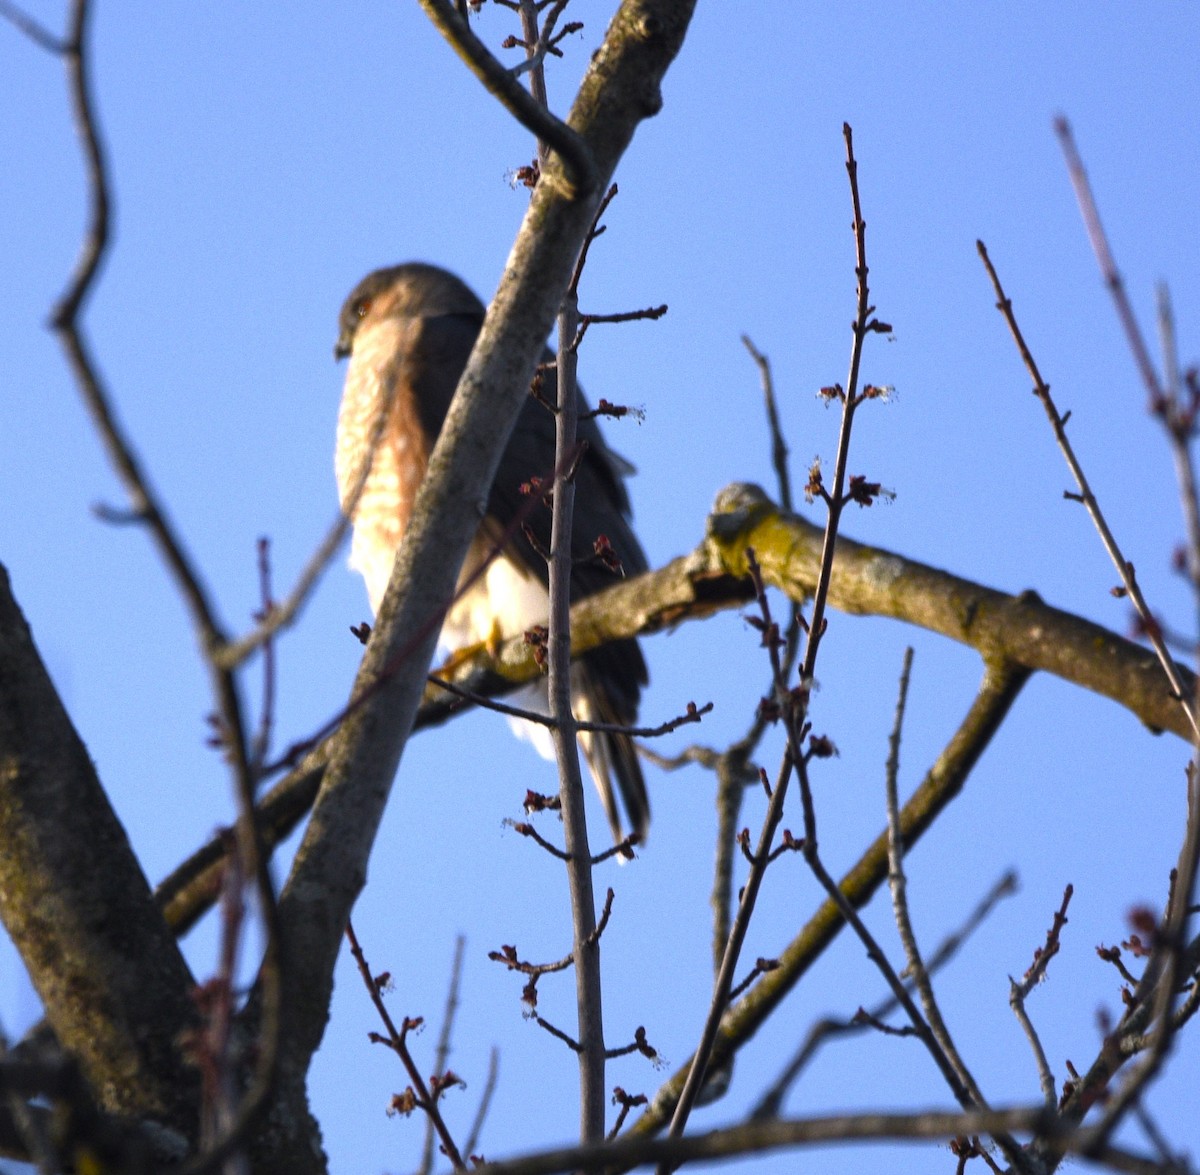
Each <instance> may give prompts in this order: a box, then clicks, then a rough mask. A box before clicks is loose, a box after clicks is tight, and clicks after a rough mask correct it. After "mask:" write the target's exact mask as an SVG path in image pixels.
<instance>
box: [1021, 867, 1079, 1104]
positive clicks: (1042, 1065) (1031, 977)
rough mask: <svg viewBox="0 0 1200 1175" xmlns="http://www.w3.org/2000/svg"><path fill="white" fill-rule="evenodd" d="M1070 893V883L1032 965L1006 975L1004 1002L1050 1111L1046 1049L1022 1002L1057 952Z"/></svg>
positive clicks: (1052, 1098)
mask: <svg viewBox="0 0 1200 1175" xmlns="http://www.w3.org/2000/svg"><path fill="white" fill-rule="evenodd" d="M1074 892H1075V890H1074V887H1073V886H1070V885H1068V886H1067V888H1066V889H1065V890H1064V891H1063V898H1062V904H1061V905H1060V906H1059V908H1058V910H1057V912H1056V913H1055V915H1054V921H1053V923H1051V926H1050V929H1049V930H1048V931H1047V932H1046V941H1045V943H1044V944H1043V945H1042V946H1041V947H1039V948H1038V950H1037V952H1036V953H1035V955H1034V959H1033V964H1032V966H1031V967H1030V968H1029V970H1028V971H1026V972H1025V974H1024V976H1023V977H1022V979H1021V982H1020V983H1018V982H1017V981H1016V980H1015V979H1013V977H1012V976H1011V975H1010V976H1009V977H1008V984H1009V993H1008V1004H1009V1007H1011V1008H1012V1010H1013V1013H1014V1014H1015V1015H1016V1017H1017V1021H1018V1023H1019V1024H1020V1025H1021V1030H1022V1031H1023V1032H1024V1033H1025V1038H1026V1039H1027V1040H1028V1041H1029V1047H1030V1048H1031V1049H1032V1050H1033V1058H1034V1063H1035V1064H1036V1065H1037V1071H1038V1084H1039V1085H1040V1086H1041V1087H1042V1099H1043V1101H1045V1103H1046V1108H1047V1109H1048V1110H1053V1109H1055V1107H1056V1106H1057V1105H1058V1092H1057V1090H1056V1089H1055V1084H1054V1072H1053V1070H1052V1069H1051V1068H1050V1062H1049V1061H1048V1060H1047V1059H1046V1050H1045V1049H1043V1048H1042V1041H1041V1037H1039V1036H1038V1034H1037V1029H1035V1028H1034V1026H1033V1021H1032V1020H1031V1019H1030V1018H1029V1013H1028V1011H1027V1010H1026V1008H1025V1001H1026V1000H1027V999H1028V997H1029V993H1030V992H1031V991H1033V989H1034V988H1035V987H1036V986H1037V985H1038V984H1039V983H1041V982H1042V980H1043V979H1044V978H1045V976H1046V969H1047V967H1049V966H1050V960H1051V959H1052V958H1054V956H1055V955H1057V954H1058V948H1059V941H1060V938H1061V935H1062V929H1063V927H1064V926H1065V925H1066V924H1067V906H1068V905H1070V902H1071V895H1072V894H1073V893H1074Z"/></svg>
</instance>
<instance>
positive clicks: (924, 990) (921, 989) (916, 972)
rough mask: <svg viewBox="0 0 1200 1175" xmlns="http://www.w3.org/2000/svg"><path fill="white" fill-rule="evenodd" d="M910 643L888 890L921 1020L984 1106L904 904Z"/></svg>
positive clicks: (890, 797) (889, 778)
mask: <svg viewBox="0 0 1200 1175" xmlns="http://www.w3.org/2000/svg"><path fill="white" fill-rule="evenodd" d="M912 659H913V651H912V646H909V647H908V648H907V649H906V650H905V652H904V666H903V668H902V669H901V671H900V691H899V697H898V698H897V700H896V719H895V723H894V725H893V726H892V733H891V736H890V737H889V739H888V759H887V769H886V771H885V779H886V793H887V828H888V881H889V884H890V886H891V891H892V912H893V915H894V918H895V922H896V929H897V930H898V932H899V934H900V942H901V944H902V946H903V947H904V958H905V961H906V963H907V967H906V972H907V974H908V975H909V976H910V977H911V979H912V983H913V987H914V988H915V989H916V992H917V995H918V997H919V998H920V1001H921V1008H922V1010H923V1011H924V1013H925V1021H926V1023H927V1024H928V1025H929V1031H930V1032H931V1033H932V1034H933V1038H934V1040H936V1041H937V1044H938V1047H939V1048H940V1049H941V1051H942V1053H943V1054H944V1056H945V1057H946V1059H947V1060H948V1061H949V1062H950V1064H951V1066H952V1067H953V1068H954V1072H955V1073H956V1074H957V1076H958V1079H959V1081H960V1082H961V1083H962V1085H963V1088H964V1089H965V1090H966V1091H967V1092H968V1093H969V1094H970V1098H971V1103H972V1104H973V1105H976V1106H979V1107H982V1108H985V1109H986V1108H987V1101H986V1099H985V1098H984V1096H983V1094H982V1092H981V1091H980V1089H979V1086H978V1084H977V1083H976V1081H975V1078H974V1077H973V1076H972V1075H971V1071H970V1070H969V1069H968V1068H967V1066H966V1062H965V1061H964V1060H963V1059H962V1054H961V1053H959V1051H958V1048H957V1046H956V1045H955V1043H954V1039H953V1037H952V1036H951V1035H950V1030H949V1028H948V1027H947V1026H946V1021H945V1019H944V1018H943V1016H942V1012H941V1008H940V1007H939V1006H938V1002H937V997H936V996H935V994H934V991H933V983H932V982H931V980H930V976H929V970H928V968H927V967H926V966H925V961H924V960H923V959H922V958H921V948H920V946H919V945H918V943H917V936H916V933H915V932H914V931H913V925H912V915H911V912H910V910H909V906H908V879H907V878H906V876H905V874H904V838H903V837H902V835H901V832H900V802H899V799H898V794H897V793H898V791H899V788H898V777H899V774H900V738H901V730H902V728H903V724H904V711H905V707H906V705H907V702H908V683H909V678H910V676H911V673H912Z"/></svg>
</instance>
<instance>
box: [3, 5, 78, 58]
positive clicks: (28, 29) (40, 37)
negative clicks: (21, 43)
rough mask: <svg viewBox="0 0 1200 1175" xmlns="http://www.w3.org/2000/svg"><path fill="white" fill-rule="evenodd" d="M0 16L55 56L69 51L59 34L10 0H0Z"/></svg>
mask: <svg viewBox="0 0 1200 1175" xmlns="http://www.w3.org/2000/svg"><path fill="white" fill-rule="evenodd" d="M0 17H2V18H3V19H4V20H7V21H8V22H9V23H10V24H11V25H13V26H15V27H16V28H17V29H19V30H20V31H21V32H22V33H24V34H25V36H27V37H28V38H29V39H30V40H31V41H33V42H34V44H36V45H38V46H40V47H41V48H42V49H45V50H46V51H47V52H48V53H53V54H55V55H56V56H64V55H65V54H67V53H69V52H70V46H69V44H68V43H67V42H66V41H64V40H63V39H62V38H61V37H60V36H58V35H57V34H55V33H52V32H51V31H50V30H49V29H48V28H46V27H45V26H44V25H41V24H39V23H38V22H37V21H36V20H34V19H33V17H32V16H30V15H29V14H28V13H26V12H23V11H22V10H21V9H20V8H18V7H17V6H16V5H15V4H13V3H11V2H10V0H0Z"/></svg>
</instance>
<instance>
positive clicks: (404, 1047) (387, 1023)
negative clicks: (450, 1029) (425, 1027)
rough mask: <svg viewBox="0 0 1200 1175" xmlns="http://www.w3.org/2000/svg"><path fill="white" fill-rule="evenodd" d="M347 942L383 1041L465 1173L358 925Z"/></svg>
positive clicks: (350, 928)
mask: <svg viewBox="0 0 1200 1175" xmlns="http://www.w3.org/2000/svg"><path fill="white" fill-rule="evenodd" d="M346 941H347V942H348V943H349V944H350V954H351V955H353V957H354V962H355V964H356V965H357V966H358V973H359V974H360V975H361V976H362V981H363V983H364V985H365V986H366V989H367V994H368V995H369V996H370V998H371V1003H372V1004H374V1005H375V1011H376V1012H377V1013H378V1014H379V1019H380V1020H381V1021H382V1022H383V1026H384V1028H386V1029H387V1036H386V1037H381V1038H380V1039H381V1041H382V1042H383V1043H385V1044H387V1046H388V1047H389V1048H390V1049H391V1050H392V1051H393V1052H394V1053H395V1054H396V1056H397V1057H399V1058H400V1062H401V1064H402V1065H403V1066H404V1069H405V1071H406V1072H407V1073H408V1079H409V1081H411V1082H412V1084H413V1090H414V1092H415V1094H416V1101H417V1105H418V1106H419V1107H420V1108H421V1109H422V1110H423V1111H424V1112H425V1113H426V1114H427V1115H428V1117H429V1121H430V1122H432V1123H433V1126H434V1129H435V1130H436V1131H437V1134H438V1138H439V1139H440V1140H441V1143H442V1147H443V1148H444V1150H445V1152H446V1157H447V1158H448V1159H449V1160H450V1162H451V1163H453V1164H454V1167H455V1169H456V1170H460V1171H461V1170H463V1169H464V1167H465V1166H466V1164H465V1163H464V1162H463V1160H462V1156H461V1155H460V1154H459V1151H458V1147H457V1146H456V1145H455V1143H454V1139H453V1137H452V1136H451V1134H450V1130H449V1128H448V1127H447V1126H446V1122H445V1120H444V1119H443V1118H442V1114H441V1111H440V1110H439V1109H438V1104H437V1098H436V1097H435V1096H434V1095H433V1094H431V1093H430V1091H429V1087H428V1086H427V1085H426V1084H425V1079H424V1078H423V1077H422V1076H421V1071H420V1070H419V1069H418V1068H417V1065H416V1062H415V1061H414V1060H413V1056H412V1053H410V1052H409V1050H408V1044H407V1042H406V1040H405V1033H402V1032H401V1031H400V1030H399V1029H398V1028H397V1027H396V1023H395V1021H394V1020H393V1019H392V1015H391V1013H390V1012H389V1011H388V1009H387V1004H385V1003H384V1002H383V994H382V992H381V991H380V985H379V982H378V981H377V980H376V978H375V975H374V974H373V973H372V971H371V968H370V965H369V964H368V963H367V956H366V954H365V953H364V952H363V949H362V947H361V946H360V945H359V942H358V936H357V935H356V934H355V933H354V925H353V924H352V923H350V922H347V923H346ZM438 1076H440V1074H438Z"/></svg>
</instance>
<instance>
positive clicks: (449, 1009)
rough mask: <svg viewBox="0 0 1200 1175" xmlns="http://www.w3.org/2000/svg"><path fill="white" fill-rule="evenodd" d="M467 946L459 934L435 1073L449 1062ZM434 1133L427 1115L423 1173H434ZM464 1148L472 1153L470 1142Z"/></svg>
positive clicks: (435, 1057) (447, 985)
mask: <svg viewBox="0 0 1200 1175" xmlns="http://www.w3.org/2000/svg"><path fill="white" fill-rule="evenodd" d="M466 946H467V940H466V937H465V936H464V935H461V934H460V935H458V936H457V937H456V938H455V940H454V960H453V962H451V964H450V980H449V982H448V983H447V984H446V1007H445V1008H444V1009H443V1011H442V1027H441V1030H440V1031H439V1032H438V1040H437V1048H436V1049H435V1050H434V1054H433V1071H434V1072H435V1073H445V1072H446V1066H447V1062H448V1061H449V1059H450V1041H451V1038H452V1036H453V1034H454V1018H455V1015H456V1014H457V1012H458V996H459V991H460V989H461V986H462V964H463V952H464V951H465V950H466ZM434 1133H435V1131H434V1125H433V1119H432V1118H430V1117H428V1116H427V1117H426V1119H425V1145H424V1146H423V1147H422V1149H421V1166H420V1167H419V1168H418V1170H419V1171H420V1172H421V1173H422V1175H432V1172H433V1163H434V1154H433V1136H434ZM463 1149H464V1150H465V1151H466V1153H467V1154H468V1155H470V1153H471V1146H470V1144H468V1145H467V1146H466V1147H464V1148H463Z"/></svg>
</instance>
